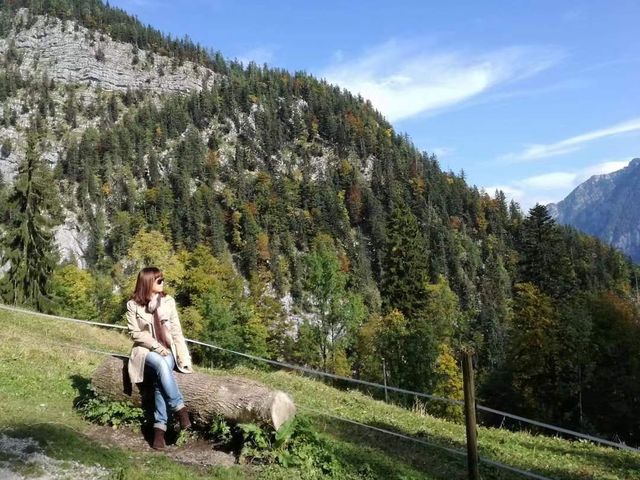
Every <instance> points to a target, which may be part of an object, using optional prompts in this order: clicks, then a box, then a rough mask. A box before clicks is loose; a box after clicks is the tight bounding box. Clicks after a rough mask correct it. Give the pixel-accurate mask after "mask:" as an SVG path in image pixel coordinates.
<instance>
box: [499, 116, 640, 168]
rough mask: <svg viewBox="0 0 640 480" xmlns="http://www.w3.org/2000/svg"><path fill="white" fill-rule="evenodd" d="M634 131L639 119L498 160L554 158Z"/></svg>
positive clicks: (639, 123)
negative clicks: (598, 141) (595, 142)
mask: <svg viewBox="0 0 640 480" xmlns="http://www.w3.org/2000/svg"><path fill="white" fill-rule="evenodd" d="M636 131H640V118H634V119H632V120H628V121H626V122H622V123H617V124H615V125H612V126H610V127H606V128H602V129H600V130H594V131H591V132H587V133H583V134H581V135H576V136H574V137H570V138H567V139H565V140H561V141H559V142H555V143H547V144H533V145H529V146H527V147H526V148H524V149H523V150H522V151H520V152H515V153H508V154H506V155H502V156H501V157H500V160H503V161H509V162H526V161H531V160H539V159H542V158H548V157H555V156H558V155H564V154H566V153H571V152H575V151H577V150H580V149H581V148H582V147H583V146H584V145H585V144H587V143H589V142H593V141H595V140H600V139H602V138H607V137H612V136H615V135H621V134H623V133H630V132H636Z"/></svg>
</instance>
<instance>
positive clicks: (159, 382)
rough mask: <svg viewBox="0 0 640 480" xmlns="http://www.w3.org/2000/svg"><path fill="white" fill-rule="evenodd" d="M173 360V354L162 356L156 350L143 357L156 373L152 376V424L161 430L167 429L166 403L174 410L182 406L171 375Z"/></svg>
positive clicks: (176, 385)
mask: <svg viewBox="0 0 640 480" xmlns="http://www.w3.org/2000/svg"><path fill="white" fill-rule="evenodd" d="M174 362H175V361H174V359H173V355H171V354H169V355H167V356H162V355H160V354H159V353H156V352H149V353H148V354H147V356H146V359H145V364H147V365H149V366H150V367H151V368H152V369H153V371H154V372H155V374H156V376H155V378H154V399H155V410H154V412H153V414H154V420H155V423H154V425H153V426H154V428H160V429H162V430H166V429H167V421H168V415H167V405H168V406H169V408H171V410H174V411H175V410H179V409H181V408H183V407H184V401H183V399H182V393H181V392H180V390H179V388H178V384H177V383H176V379H175V378H174V376H173V367H174V365H175V363H174Z"/></svg>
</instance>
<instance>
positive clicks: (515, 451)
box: [0, 310, 640, 480]
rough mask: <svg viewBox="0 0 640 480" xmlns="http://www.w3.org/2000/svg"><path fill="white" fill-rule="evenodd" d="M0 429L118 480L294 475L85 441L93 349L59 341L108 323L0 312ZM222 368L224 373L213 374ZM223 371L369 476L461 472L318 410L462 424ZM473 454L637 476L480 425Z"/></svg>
mask: <svg viewBox="0 0 640 480" xmlns="http://www.w3.org/2000/svg"><path fill="white" fill-rule="evenodd" d="M0 326H1V328H0V379H1V381H0V430H5V431H7V430H8V431H10V432H11V433H12V434H13V435H14V436H30V437H33V438H35V439H36V440H38V441H39V443H40V444H41V446H43V448H44V449H45V451H46V453H47V454H48V455H49V456H51V457H53V458H57V459H61V460H77V461H79V462H81V463H84V464H87V465H93V464H95V463H99V464H100V465H102V466H105V467H107V468H109V469H111V470H113V471H115V472H118V477H119V478H132V479H133V478H146V477H148V476H153V477H154V478H158V479H162V478H167V479H169V478H171V479H174V478H175V479H177V478H199V477H203V478H204V477H206V478H256V477H258V478H269V479H276V478H300V472H297V471H295V470H292V469H284V468H281V467H278V466H272V467H268V468H263V469H257V470H256V469H254V468H251V469H249V468H246V467H242V466H239V467H235V468H231V469H228V468H223V467H218V468H210V469H208V470H207V471H202V470H198V471H196V470H193V469H191V468H189V467H186V466H183V465H181V464H178V463H176V462H174V461H172V460H169V459H168V458H166V457H165V456H163V455H162V454H158V453H155V452H153V451H152V450H149V453H144V452H143V453H136V452H130V451H124V450H120V451H118V450H117V449H115V448H107V447H106V446H102V445H99V444H96V443H95V442H93V441H92V440H90V439H88V438H87V437H86V436H85V435H84V434H83V431H84V430H86V428H87V423H86V422H84V421H83V420H82V419H81V418H80V417H79V416H78V414H77V413H75V411H74V410H73V408H72V403H73V399H74V398H75V397H76V396H77V395H78V388H77V386H78V385H79V384H81V383H83V382H86V380H87V379H88V378H89V377H90V376H91V373H92V372H93V370H94V369H95V368H96V366H97V365H98V364H99V363H100V362H101V361H102V359H103V356H102V355H100V354H96V353H89V352H86V351H83V350H80V349H74V348H69V347H68V346H65V345H68V344H74V345H81V346H84V347H87V348H94V349H101V350H108V351H113V352H120V353H127V351H128V348H129V341H128V339H127V338H126V337H125V336H124V335H123V334H121V333H119V332H117V331H115V330H104V329H100V328H96V327H90V326H85V325H78V324H74V323H68V322H61V321H55V320H50V319H46V318H42V317H39V316H36V315H28V314H20V313H11V312H7V311H5V310H0ZM217 373H224V374H228V373H229V372H228V371H225V372H217ZM231 373H233V374H237V375H244V376H247V377H251V378H255V379H258V380H260V381H262V382H264V383H266V384H269V385H272V386H274V387H277V388H279V389H282V390H284V391H286V392H288V393H290V394H291V395H292V396H293V398H294V399H295V401H296V403H297V404H298V405H300V406H301V407H302V408H301V414H304V415H309V416H311V418H312V420H313V422H314V425H315V427H316V428H317V430H318V431H319V432H320V433H321V435H322V436H323V437H324V438H326V439H327V440H328V442H329V445H330V448H331V449H332V453H333V454H334V455H335V456H336V457H337V458H338V460H339V461H340V462H341V463H343V464H344V465H348V466H349V470H350V471H353V472H356V471H362V467H363V465H365V464H368V466H369V467H370V471H371V472H372V475H371V477H373V478H397V479H401V478H402V479H409V478H416V479H417V478H421V479H447V480H454V479H463V478H466V473H465V461H464V458H462V457H458V456H456V455H452V454H449V453H446V452H444V451H442V450H440V449H436V448H432V447H426V446H424V445H419V444H414V443H412V442H408V441H405V440H401V439H398V438H395V437H390V436H387V435H383V434H381V433H377V432H372V431H370V430H366V429H364V428H362V427H357V426H354V425H350V424H346V423H344V422H340V421H338V420H335V419H330V418H327V417H324V416H315V415H314V414H311V413H309V412H308V411H307V412H305V410H304V408H303V407H304V406H307V407H310V408H313V409H316V410H323V411H328V412H331V413H332V414H334V415H337V416H341V417H347V418H350V419H353V420H356V421H360V422H363V423H368V424H370V425H375V426H377V427H380V428H385V429H388V430H394V431H397V432H400V433H403V434H407V435H411V436H416V437H419V438H422V439H424V440H426V441H429V442H433V443H437V444H441V445H445V446H448V447H452V448H456V449H464V427H463V426H462V425H458V424H455V423H451V422H448V421H444V420H439V419H436V418H433V417H431V416H428V415H419V414H417V413H413V412H409V411H407V410H404V409H401V408H398V407H395V406H393V405H388V404H385V403H383V402H380V401H376V400H372V399H370V398H369V397H367V396H365V395H363V394H361V393H359V392H355V391H350V392H344V391H340V390H337V389H335V388H332V387H329V386H326V385H324V384H322V383H319V382H316V381H312V380H309V379H307V378H303V377H301V376H298V375H294V374H290V373H286V372H267V371H263V370H257V369H250V368H247V367H238V368H236V369H234V370H233V371H232V372H231ZM479 444H480V454H481V455H482V456H485V457H487V458H490V459H492V460H496V461H499V462H503V463H506V464H509V465H511V466H514V467H517V468H520V469H523V470H529V471H532V472H536V473H538V474H541V475H545V476H548V477H550V478H557V479H574V478H576V479H596V478H597V479H621V480H622V479H639V480H640V455H639V454H634V453H631V452H623V451H617V450H614V449H608V448H601V447H596V446H593V445H591V444H589V443H586V442H568V441H565V440H560V439H556V438H550V437H543V436H533V435H529V434H526V433H511V432H507V431H503V430H497V429H486V428H481V429H480V432H479ZM481 472H482V475H483V478H496V479H503V478H504V479H515V478H522V477H519V476H517V475H515V474H510V473H506V472H503V471H501V470H496V469H494V468H490V467H487V466H483V467H482V470H481Z"/></svg>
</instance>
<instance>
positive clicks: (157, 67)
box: [0, 10, 215, 93]
mask: <svg viewBox="0 0 640 480" xmlns="http://www.w3.org/2000/svg"><path fill="white" fill-rule="evenodd" d="M27 22H28V13H27V12H26V10H21V11H20V13H19V14H18V16H17V17H16V22H15V28H14V31H13V32H12V33H11V34H10V35H9V36H8V37H7V38H5V39H2V40H0V53H1V54H4V53H5V52H6V51H7V49H8V48H15V49H16V51H17V52H18V54H19V55H20V57H21V64H20V73H21V74H22V76H23V78H34V77H35V78H38V77H40V76H42V75H43V74H46V75H47V76H48V78H49V79H52V80H54V81H56V82H64V83H80V84H86V85H90V86H93V87H100V88H102V89H105V90H127V89H134V90H137V89H149V90H154V91H156V92H158V93H186V92H189V91H193V90H200V89H202V88H206V87H207V86H209V85H210V84H211V82H213V81H214V78H215V74H214V73H213V72H212V71H211V70H208V69H206V68H204V67H202V66H199V65H196V64H194V63H192V62H189V61H186V62H184V63H183V64H182V65H180V64H179V62H177V61H176V60H174V59H171V58H169V57H164V56H160V55H154V54H153V53H151V52H147V51H145V50H139V49H137V48H136V47H135V46H133V45H130V44H128V43H121V42H115V41H113V40H112V39H111V38H110V37H109V36H108V35H104V34H99V33H95V32H93V31H91V30H87V29H86V28H84V27H82V26H80V25H78V24H77V23H74V22H65V21H62V20H60V19H58V18H52V17H43V16H37V17H35V22H34V23H33V24H32V25H30V26H27V25H28V24H27Z"/></svg>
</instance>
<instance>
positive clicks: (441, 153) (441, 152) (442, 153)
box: [430, 147, 455, 158]
mask: <svg viewBox="0 0 640 480" xmlns="http://www.w3.org/2000/svg"><path fill="white" fill-rule="evenodd" d="M430 151H431V153H434V154H435V155H436V157H438V158H443V157H447V156H449V155H451V154H452V153H453V152H454V151H455V148H450V147H435V148H432V149H430Z"/></svg>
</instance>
